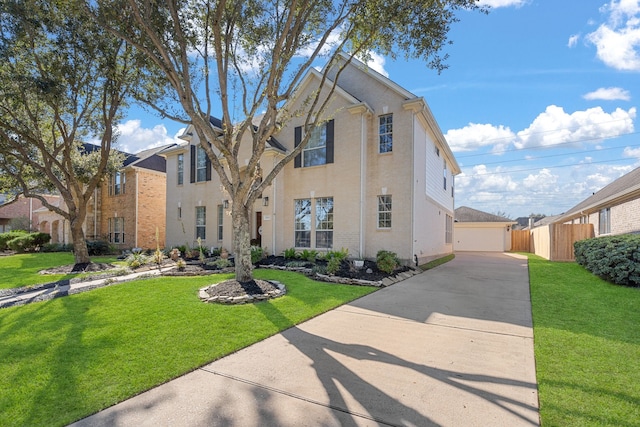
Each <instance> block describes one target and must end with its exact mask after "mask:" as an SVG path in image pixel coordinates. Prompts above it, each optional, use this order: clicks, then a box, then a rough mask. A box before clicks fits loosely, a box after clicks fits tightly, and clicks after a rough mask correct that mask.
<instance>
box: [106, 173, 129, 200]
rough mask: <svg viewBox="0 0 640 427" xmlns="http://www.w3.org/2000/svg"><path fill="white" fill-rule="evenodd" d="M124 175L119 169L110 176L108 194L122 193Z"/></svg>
mask: <svg viewBox="0 0 640 427" xmlns="http://www.w3.org/2000/svg"><path fill="white" fill-rule="evenodd" d="M125 176H126V174H125V173H124V172H121V171H117V172H116V173H114V174H113V175H112V176H111V179H109V195H110V196H117V195H119V194H124V184H125Z"/></svg>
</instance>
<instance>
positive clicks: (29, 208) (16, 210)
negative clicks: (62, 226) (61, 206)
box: [0, 196, 59, 233]
mask: <svg viewBox="0 0 640 427" xmlns="http://www.w3.org/2000/svg"><path fill="white" fill-rule="evenodd" d="M58 197H59V196H46V198H47V200H49V201H50V202H54V203H55V201H56V200H57V198H58ZM41 208H42V202H41V201H40V200H38V199H34V198H30V197H22V196H21V197H19V198H18V200H16V201H15V202H13V203H9V204H7V205H2V206H0V233H4V232H6V231H10V230H11V225H10V223H11V220H12V219H20V218H22V219H24V221H25V222H29V224H30V226H31V229H32V230H39V231H40V226H39V220H38V214H37V212H38V211H39V210H40V209H41Z"/></svg>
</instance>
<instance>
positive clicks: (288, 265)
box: [285, 261, 307, 268]
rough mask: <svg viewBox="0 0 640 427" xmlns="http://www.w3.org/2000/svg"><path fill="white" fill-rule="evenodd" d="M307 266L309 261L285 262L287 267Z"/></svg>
mask: <svg viewBox="0 0 640 427" xmlns="http://www.w3.org/2000/svg"><path fill="white" fill-rule="evenodd" d="M306 266H307V261H289V262H287V263H286V264H285V267H287V268H300V267H306Z"/></svg>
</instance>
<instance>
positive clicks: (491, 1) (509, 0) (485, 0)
mask: <svg viewBox="0 0 640 427" xmlns="http://www.w3.org/2000/svg"><path fill="white" fill-rule="evenodd" d="M527 1H528V0H480V1H478V5H479V6H489V7H492V8H499V7H512V6H513V7H521V6H524V5H525V4H527Z"/></svg>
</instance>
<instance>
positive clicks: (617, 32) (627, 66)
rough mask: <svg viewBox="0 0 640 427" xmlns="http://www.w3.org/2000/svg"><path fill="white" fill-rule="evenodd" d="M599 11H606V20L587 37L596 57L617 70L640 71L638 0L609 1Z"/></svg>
mask: <svg viewBox="0 0 640 427" xmlns="http://www.w3.org/2000/svg"><path fill="white" fill-rule="evenodd" d="M601 10H602V11H603V12H605V13H609V16H608V20H607V22H606V23H604V24H601V25H600V26H599V27H598V29H596V30H595V31H594V32H592V33H590V34H587V36H586V39H587V40H588V41H589V42H591V43H593V44H594V45H595V46H596V49H597V56H598V58H599V59H600V60H601V61H602V62H604V63H605V64H606V65H608V66H609V67H612V68H615V69H618V70H630V71H640V2H639V0H618V1H616V0H612V1H611V3H608V4H606V5H604V6H603V7H602V8H601Z"/></svg>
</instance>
